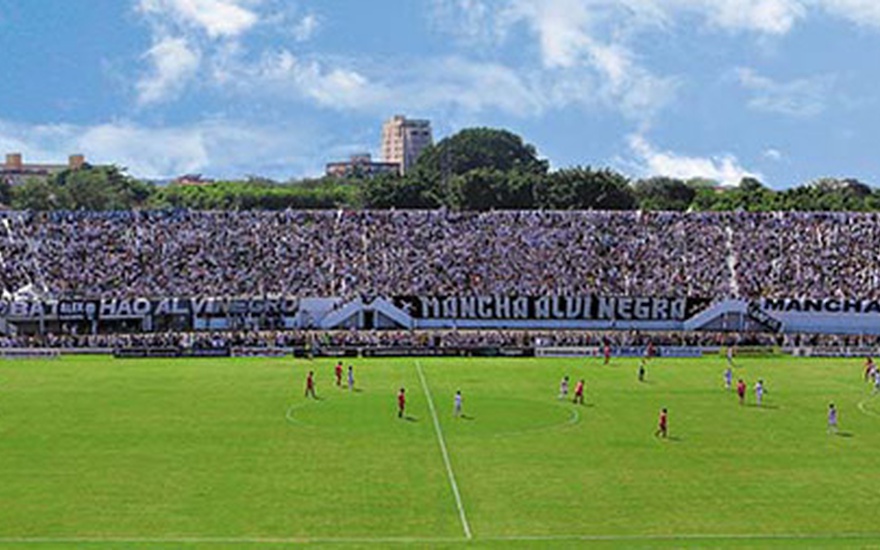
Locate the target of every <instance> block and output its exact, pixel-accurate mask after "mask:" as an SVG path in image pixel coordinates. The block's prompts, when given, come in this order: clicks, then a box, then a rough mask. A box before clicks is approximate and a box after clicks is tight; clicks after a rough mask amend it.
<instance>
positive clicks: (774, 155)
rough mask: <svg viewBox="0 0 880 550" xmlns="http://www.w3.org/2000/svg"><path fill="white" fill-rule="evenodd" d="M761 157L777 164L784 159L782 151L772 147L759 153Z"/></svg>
mask: <svg viewBox="0 0 880 550" xmlns="http://www.w3.org/2000/svg"><path fill="white" fill-rule="evenodd" d="M761 156H762V157H764V158H765V159H767V160H772V161H773V162H779V161H780V160H782V159H783V158H784V157H785V155H783V154H782V151H780V150H779V149H774V148H772V147H771V148H769V149H765V150H764V152H763V153H761Z"/></svg>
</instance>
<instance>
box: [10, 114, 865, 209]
mask: <svg viewBox="0 0 880 550" xmlns="http://www.w3.org/2000/svg"><path fill="white" fill-rule="evenodd" d="M0 202H2V203H4V204H7V205H9V206H11V207H12V208H14V209H18V210H125V209H133V208H150V209H165V208H192V209H202V210H225V209H235V210H251V209H266V210H282V209H286V208H293V209H335V208H351V209H360V208H372V209H387V208H399V209H404V208H425V209H433V208H447V209H452V210H478V211H483V210H493V209H495V210H500V209H518V210H523V209H525V210H527V209H548V210H549V209H552V210H590V209H592V210H633V209H643V210H674V211H689V210H695V211H736V210H741V211H750V212H759V211H779V210H796V211H878V210H880V189H874V188H872V187H870V186H868V185H866V184H864V183H862V182H859V181H857V180H852V179H837V178H824V179H819V180H816V181H814V182H810V183H807V184H804V185H801V186H798V187H794V188H791V189H785V190H779V191H777V190H774V189H771V188H769V187H767V186H766V185H764V184H763V183H761V182H760V181H758V180H756V179H753V178H744V179H743V180H742V181H741V182H740V183H739V185H737V186H735V187H729V188H722V187H720V186H719V185H718V184H717V183H716V182H713V181H710V180H705V179H693V180H688V181H684V180H680V179H675V178H670V177H653V178H647V179H639V180H631V179H629V178H627V177H626V176H625V175H623V174H621V173H619V172H616V171H614V170H611V169H609V168H593V167H590V166H577V167H572V168H563V169H558V170H551V169H550V166H549V163H548V162H547V161H546V160H543V159H541V158H540V157H539V156H538V152H537V150H536V149H535V147H534V146H533V145H530V144H527V143H525V142H524V141H523V139H522V138H521V137H520V136H517V135H516V134H513V133H511V132H508V131H505V130H497V129H490V128H472V129H466V130H462V131H461V132H459V133H457V134H455V135H453V136H451V137H448V138H446V139H443V140H442V141H440V142H438V143H436V144H434V145H432V146H431V147H428V148H427V149H426V150H425V151H424V152H423V153H422V155H421V156H420V157H419V159H418V161H417V163H416V164H415V166H414V167H413V168H412V169H411V170H409V171H408V173H407V174H406V175H405V176H397V175H388V174H386V175H381V176H376V177H373V178H363V177H352V178H346V179H335V178H318V179H305V180H293V181H288V182H276V181H272V180H268V179H265V178H258V177H251V178H247V179H244V180H240V181H219V182H213V183H207V184H199V185H185V184H175V183H172V184H169V185H164V186H159V185H153V184H150V183H145V182H142V181H139V180H137V179H135V178H133V177H131V176H129V175H128V174H126V173H125V170H123V169H120V168H118V167H115V166H109V167H107V166H103V167H92V166H86V167H84V168H81V169H78V170H67V171H64V172H61V173H59V174H56V175H54V176H52V177H49V178H48V179H37V178H32V179H29V180H27V181H26V182H25V183H24V184H22V185H19V186H9V185H8V184H0Z"/></svg>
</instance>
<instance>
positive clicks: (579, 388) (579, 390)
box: [573, 380, 584, 405]
mask: <svg viewBox="0 0 880 550" xmlns="http://www.w3.org/2000/svg"><path fill="white" fill-rule="evenodd" d="M573 402H574V403H575V404H578V405H583V404H584V381H583V380H578V383H577V385H576V386H575V387H574V400H573Z"/></svg>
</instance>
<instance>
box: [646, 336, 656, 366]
mask: <svg viewBox="0 0 880 550" xmlns="http://www.w3.org/2000/svg"><path fill="white" fill-rule="evenodd" d="M655 353H656V351H655V350H654V342H652V341H650V340H649V341H648V347H647V348H645V359H647V360H648V361H650V360H651V359H653V358H654V354H655Z"/></svg>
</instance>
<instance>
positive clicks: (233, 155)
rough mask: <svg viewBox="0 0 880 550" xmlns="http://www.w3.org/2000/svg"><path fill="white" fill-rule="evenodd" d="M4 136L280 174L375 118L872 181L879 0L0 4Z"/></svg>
mask: <svg viewBox="0 0 880 550" xmlns="http://www.w3.org/2000/svg"><path fill="white" fill-rule="evenodd" d="M0 52H2V55H0V82H2V84H0V151H2V152H12V151H20V152H22V153H24V154H25V157H26V159H30V160H34V161H37V160H39V161H51V160H59V159H64V158H66V156H67V154H68V153H72V152H82V153H85V154H86V155H87V156H88V157H89V159H90V160H92V161H94V162H102V163H103V162H111V163H117V164H119V165H122V166H126V167H128V168H129V170H130V172H131V173H133V174H134V175H137V176H142V177H150V178H162V177H169V176H176V175H180V174H182V173H189V172H200V173H204V174H206V175H208V176H212V177H240V176H244V175H249V174H259V175H267V176H271V177H276V178H280V179H287V178H290V177H300V176H305V175H316V174H319V173H321V171H322V167H323V164H324V163H325V162H327V161H331V160H338V159H341V158H345V157H346V156H347V155H349V154H351V153H355V152H360V151H371V152H373V153H374V154H375V153H377V150H378V144H379V134H380V128H381V123H382V121H383V120H384V119H385V118H387V117H389V116H390V115H392V114H395V113H404V114H407V115H409V116H412V117H418V118H430V119H431V120H432V121H433V124H434V130H435V135H436V136H438V137H442V136H445V135H449V134H451V133H453V132H455V131H456V130H459V129H461V128H464V127H468V126H496V127H505V128H509V129H511V130H512V131H514V132H517V133H519V134H521V135H523V136H524V137H525V138H526V139H527V140H528V141H529V142H531V143H533V144H535V145H536V146H537V148H538V150H539V152H540V153H541V154H542V155H543V156H545V157H547V158H548V159H550V161H551V163H552V165H553V166H554V167H563V166H572V165H578V164H579V165H592V166H611V167H613V168H616V169H618V170H622V171H623V172H625V173H626V174H628V175H630V176H632V177H643V176H648V175H656V174H664V175H672V176H678V177H694V176H697V175H702V176H706V177H711V178H714V179H718V180H720V181H724V182H726V183H733V182H736V181H738V180H739V178H741V177H742V176H743V175H756V176H758V177H760V178H761V179H762V180H763V181H765V182H766V183H768V184H769V185H772V186H773V187H788V186H791V185H796V184H800V183H803V182H806V181H809V180H812V179H816V178H819V177H824V176H838V177H856V178H859V179H861V180H863V181H866V182H868V183H871V184H875V185H880V177H878V175H880V154H878V151H877V143H878V142H880V139H878V133H880V91H878V87H877V86H876V83H877V82H880V56H878V53H880V2H877V1H876V0H369V1H367V0H311V1H310V0H289V1H282V0H0Z"/></svg>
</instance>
